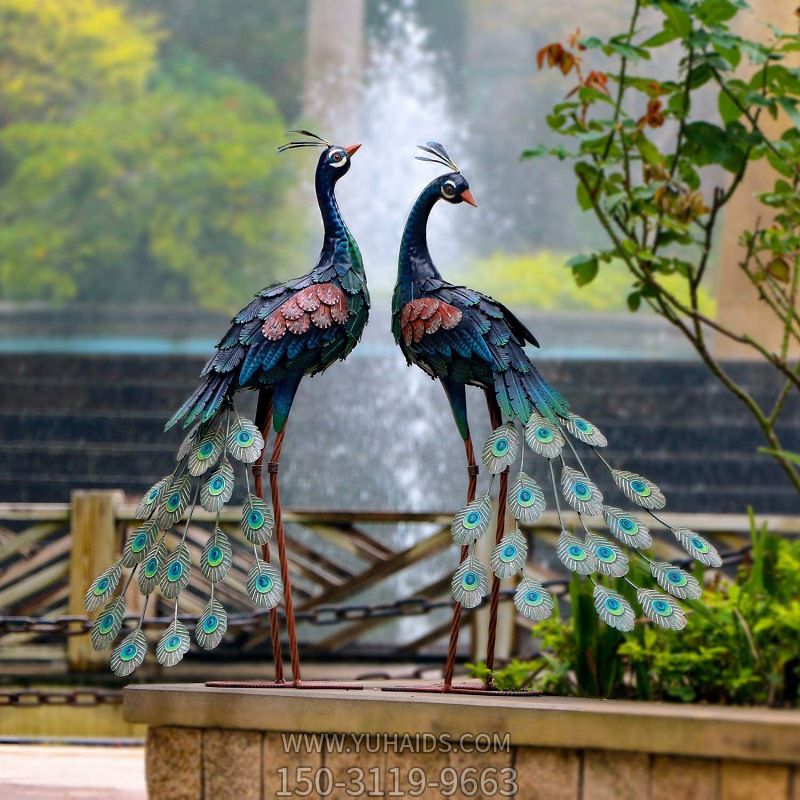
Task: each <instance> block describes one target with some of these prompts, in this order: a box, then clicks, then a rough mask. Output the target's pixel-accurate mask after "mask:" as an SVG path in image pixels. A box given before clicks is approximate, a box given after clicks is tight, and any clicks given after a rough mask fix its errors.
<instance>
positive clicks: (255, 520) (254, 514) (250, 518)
mask: <svg viewBox="0 0 800 800" xmlns="http://www.w3.org/2000/svg"><path fill="white" fill-rule="evenodd" d="M247 524H248V525H249V526H250V527H251V528H253V529H256V530H257V529H258V528H260V527H261V526H262V525H263V524H264V515H263V514H262V513H261V512H260V511H259V510H258V509H257V508H254V509H252V510H251V511H250V513H249V514H248V515H247Z"/></svg>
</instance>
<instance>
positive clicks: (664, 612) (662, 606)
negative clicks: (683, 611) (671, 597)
mask: <svg viewBox="0 0 800 800" xmlns="http://www.w3.org/2000/svg"><path fill="white" fill-rule="evenodd" d="M652 608H653V611H655V612H656V614H658V615H660V616H662V617H668V616H670V615H671V614H672V606H671V605H670V604H669V603H668V602H667V601H666V600H653V603H652Z"/></svg>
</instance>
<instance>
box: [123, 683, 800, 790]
mask: <svg viewBox="0 0 800 800" xmlns="http://www.w3.org/2000/svg"><path fill="white" fill-rule="evenodd" d="M125 709H126V716H127V718H128V719H129V720H130V721H131V722H137V723H142V722H147V723H150V725H151V727H150V729H149V733H148V737H147V782H148V790H149V793H150V798H151V800H161V799H162V798H164V800H166V799H167V798H169V800H176V798H186V799H187V800H190V799H192V800H193V799H195V798H198V799H199V798H213V800H227V798H231V800H250V799H251V798H252V800H261V798H279V797H311V798H342V799H344V798H348V797H423V798H439V797H456V798H466V797H472V798H495V797H498V798H499V797H517V798H521V800H685V799H686V798H691V799H692V800H740V798H741V800H745V798H747V800H753V799H755V800H800V712H796V711H768V710H761V709H729V708H715V707H700V706H677V705H666V704H657V703H631V702H616V701H596V700H567V699H561V698H540V697H533V696H525V697H511V696H503V695H495V696H492V697H486V696H483V695H463V694H453V695H450V696H448V697H444V696H442V695H440V694H431V693H421V692H409V693H397V692H382V691H381V690H380V689H379V688H378V687H377V686H365V687H364V689H363V690H362V691H354V692H343V691H335V690H319V691H312V690H305V689H300V690H295V689H277V690H276V689H261V690H257V689H246V688H242V689H210V688H206V687H203V686H200V685H194V686H192V685H188V686H187V685H184V686H179V685H175V686H171V687H170V686H151V687H135V688H131V689H128V690H126V697H125ZM182 723H183V724H182ZM421 732H426V733H425V734H424V735H422V734H421Z"/></svg>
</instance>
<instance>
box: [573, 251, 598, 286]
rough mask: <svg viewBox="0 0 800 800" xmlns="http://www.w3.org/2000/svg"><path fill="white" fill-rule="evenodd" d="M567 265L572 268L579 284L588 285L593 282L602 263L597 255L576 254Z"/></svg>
mask: <svg viewBox="0 0 800 800" xmlns="http://www.w3.org/2000/svg"><path fill="white" fill-rule="evenodd" d="M567 266H569V267H571V268H572V276H573V277H574V278H575V283H577V284H578V286H586V285H587V284H589V283H591V282H592V281H593V280H594V279H595V278H596V277H597V273H598V272H599V270H600V264H599V263H598V261H597V256H595V255H589V256H585V255H582V256H575V257H574V258H571V259H570V260H569V261H568V262H567Z"/></svg>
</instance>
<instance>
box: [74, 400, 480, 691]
mask: <svg viewBox="0 0 800 800" xmlns="http://www.w3.org/2000/svg"><path fill="white" fill-rule="evenodd" d="M263 447H264V439H263V437H262V435H261V432H260V431H259V430H258V428H257V427H256V426H255V425H254V424H253V422H251V421H250V420H248V419H244V418H243V417H241V416H239V414H238V413H237V412H236V410H235V408H234V407H233V402H232V400H231V399H230V398H228V399H227V400H226V401H225V403H223V404H220V405H219V407H218V408H217V410H216V412H215V413H214V414H213V415H212V416H211V417H210V418H209V419H207V420H205V421H201V422H199V423H197V424H196V425H195V426H194V427H193V428H192V429H191V430H190V431H189V432H188V434H187V435H186V437H185V439H184V440H183V443H182V444H181V446H180V448H179V449H178V453H177V459H176V461H177V463H176V466H175V469H174V470H173V472H172V473H171V474H170V475H167V476H165V477H164V478H162V479H161V480H159V481H157V482H156V483H155V484H154V485H153V486H151V487H150V489H148V490H147V492H145V494H144V496H143V497H142V499H141V501H140V502H139V504H138V505H137V507H136V518H137V519H138V520H139V521H140V522H139V525H138V526H137V527H136V528H135V529H134V530H133V531H132V532H131V533H130V535H129V536H128V538H127V540H126V541H125V543H124V545H123V548H122V553H121V555H120V557H119V559H118V560H117V561H115V562H114V563H113V564H112V565H111V566H110V567H108V568H107V569H105V570H104V571H103V572H102V573H100V575H98V576H97V578H95V580H94V581H93V582H92V584H91V586H90V587H89V589H88V591H87V592H86V596H85V598H84V605H85V607H86V610H87V611H90V612H91V611H96V610H98V609H101V608H102V610H101V611H100V613H99V614H98V616H97V618H96V619H95V621H94V624H93V626H92V630H91V640H92V645H93V646H94V647H95V649H97V650H102V649H105V648H108V647H111V646H113V645H114V642H115V641H116V640H117V639H118V638H119V637H120V636H121V635H122V636H123V638H122V640H121V641H120V642H119V643H118V644H117V645H116V647H114V648H113V650H112V653H111V659H110V666H111V670H112V671H113V672H114V674H116V675H119V676H121V677H124V676H127V675H130V674H131V673H132V672H133V671H134V670H135V669H136V668H137V667H139V666H140V665H141V664H142V662H143V661H144V659H145V657H146V655H147V649H148V639H147V636H146V635H145V632H144V630H143V629H142V624H143V620H144V617H145V611H146V609H147V606H148V601H149V600H150V598H151V597H153V596H154V595H156V594H157V595H158V596H159V597H161V598H162V599H163V600H166V601H168V602H170V603H171V604H172V620H171V621H170V622H169V624H168V625H167V627H166V628H165V629H163V631H162V632H161V635H160V638H159V639H158V642H157V644H156V647H155V656H156V660H157V661H158V663H159V664H161V665H162V666H166V667H171V666H174V665H175V664H177V663H178V662H179V661H180V660H181V659H182V658H183V657H184V655H185V654H186V653H187V652H188V651H189V649H190V647H191V639H192V637H191V635H190V629H189V627H187V624H186V623H185V622H184V619H185V618H181V617H180V614H179V611H180V599H181V595H182V593H183V592H184V591H185V590H186V587H187V586H188V585H189V582H190V578H191V573H192V569H193V567H194V566H195V565H193V563H192V556H191V552H190V550H189V545H188V543H187V533H188V530H189V525H190V524H191V521H192V516H193V514H194V512H195V510H196V508H198V507H202V508H204V509H205V510H206V511H208V512H210V513H212V514H216V521H215V524H214V528H213V531H212V533H211V534H210V536H209V538H208V540H207V541H206V544H205V546H204V547H203V550H202V552H201V554H200V560H199V564H197V566H199V571H200V573H201V574H202V575H203V577H204V578H205V579H206V580H207V581H208V583H209V599H208V602H207V604H206V606H205V608H204V609H203V612H202V614H201V615H200V617H199V619H198V620H197V621H196V623H195V624H194V640H195V641H196V643H197V645H198V646H199V647H201V648H203V649H204V650H210V649H213V648H214V647H217V646H218V645H219V643H220V642H221V641H222V637H223V636H224V634H225V631H226V629H227V626H228V615H227V613H226V611H225V608H224V607H223V605H222V604H221V603H220V601H219V600H218V599H217V598H216V597H215V587H216V586H217V585H219V584H220V583H221V582H223V581H224V580H225V578H226V576H227V574H228V571H229V570H230V568H231V565H232V563H233V550H232V547H231V542H230V539H229V538H228V536H227V535H226V534H225V533H224V532H223V531H222V529H221V528H220V527H219V518H220V512H221V511H222V509H223V508H224V506H225V504H226V503H228V502H229V501H230V499H231V497H232V495H233V488H234V463H237V462H238V463H239V464H241V465H242V466H244V473H245V481H246V483H247V495H246V498H245V501H244V504H243V508H242V519H241V530H242V534H243V536H244V538H245V539H246V540H247V541H248V542H249V543H250V544H251V545H252V547H253V564H252V567H251V568H250V571H249V573H248V578H247V592H248V595H249V596H250V599H251V600H252V602H253V603H254V604H255V605H258V606H260V607H263V608H274V607H275V606H277V605H278V603H279V602H280V600H281V598H282V596H283V584H282V581H281V577H280V572H279V570H278V569H277V567H276V565H275V564H269V563H267V562H265V561H264V560H263V559H262V558H261V555H260V552H259V547H258V546H259V545H263V544H265V543H266V542H268V541H269V540H270V538H271V537H272V529H273V525H274V520H273V514H272V510H271V508H270V507H269V505H268V504H267V503H266V502H265V501H264V500H262V499H261V498H259V497H257V496H256V495H255V494H253V493H252V492H251V491H250V487H249V484H250V479H249V474H248V472H247V465H249V464H252V463H254V462H255V461H256V460H257V459H258V458H259V456H260V454H261V451H262V449H263ZM488 518H489V512H488V511H487V512H486V519H487V524H488ZM178 525H180V526H181V531H176V530H175V528H176V526H178ZM168 542H169V543H170V546H169V547H168ZM123 569H125V570H129V572H128V573H127V578H126V579H125V580H124V581H123ZM133 583H135V584H136V586H137V587H138V589H139V591H140V593H141V594H142V595H143V596H144V604H143V607H142V610H141V614H140V615H139V616H138V618H132V617H126V596H127V595H128V592H129V591H130V587H131V585H132V584H133ZM126 623H127V625H128V630H127V632H125V627H126Z"/></svg>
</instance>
